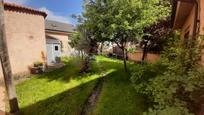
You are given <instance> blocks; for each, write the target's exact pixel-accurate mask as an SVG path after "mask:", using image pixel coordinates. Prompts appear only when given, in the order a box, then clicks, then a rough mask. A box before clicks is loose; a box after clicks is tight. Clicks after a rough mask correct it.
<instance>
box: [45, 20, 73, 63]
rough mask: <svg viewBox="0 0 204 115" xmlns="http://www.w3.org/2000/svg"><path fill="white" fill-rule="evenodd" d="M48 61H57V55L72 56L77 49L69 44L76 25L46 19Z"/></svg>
mask: <svg viewBox="0 0 204 115" xmlns="http://www.w3.org/2000/svg"><path fill="white" fill-rule="evenodd" d="M45 31H46V47H47V63H48V65H52V64H53V63H56V61H57V60H56V57H61V56H71V55H74V54H75V50H74V49H73V48H72V47H71V46H70V45H69V42H70V37H71V34H72V33H73V32H74V27H73V26H72V25H70V24H66V23H62V22H56V21H51V20H46V25H45Z"/></svg>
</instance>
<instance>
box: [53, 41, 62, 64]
mask: <svg viewBox="0 0 204 115" xmlns="http://www.w3.org/2000/svg"><path fill="white" fill-rule="evenodd" d="M53 47H54V51H53V56H54V62H55V63H56V62H59V60H58V59H59V57H61V47H60V44H53Z"/></svg>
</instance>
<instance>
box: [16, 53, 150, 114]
mask: <svg viewBox="0 0 204 115" xmlns="http://www.w3.org/2000/svg"><path fill="white" fill-rule="evenodd" d="M66 62H67V63H66V67H64V68H62V69H59V70H56V71H53V72H50V73H46V74H43V75H39V76H33V77H32V79H30V80H28V81H25V82H23V83H20V84H18V85H17V96H18V99H19V104H20V108H21V111H22V112H23V113H24V114H25V115H50V114H52V115H79V114H80V112H81V110H82V108H83V105H84V103H85V101H86V99H87V98H88V96H89V95H90V94H91V92H92V90H93V88H94V86H95V85H96V83H97V80H98V79H99V78H101V77H105V81H104V85H103V87H102V92H101V95H100V96H99V100H98V101H97V103H96V106H95V108H94V109H93V112H91V113H92V114H93V115H135V114H141V113H142V112H143V111H144V110H145V108H146V107H145V101H144V98H143V97H142V96H139V95H138V94H136V93H135V91H134V89H133V87H132V85H131V82H130V81H129V74H127V73H125V72H124V70H123V64H122V62H121V61H119V60H112V59H108V58H104V57H97V61H96V62H94V63H93V65H92V71H91V72H90V73H89V74H84V75H79V74H78V72H79V70H80V66H81V65H80V64H81V63H80V61H79V59H68V60H66Z"/></svg>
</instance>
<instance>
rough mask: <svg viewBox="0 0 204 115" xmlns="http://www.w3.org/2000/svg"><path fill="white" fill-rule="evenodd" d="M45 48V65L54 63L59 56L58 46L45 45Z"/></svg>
mask: <svg viewBox="0 0 204 115" xmlns="http://www.w3.org/2000/svg"><path fill="white" fill-rule="evenodd" d="M46 47H47V63H48V65H51V64H54V63H56V62H57V60H56V59H57V57H60V56H61V47H60V44H47V45H46Z"/></svg>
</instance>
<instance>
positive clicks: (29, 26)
mask: <svg viewBox="0 0 204 115" xmlns="http://www.w3.org/2000/svg"><path fill="white" fill-rule="evenodd" d="M4 7H5V8H4V9H5V12H4V14H5V28H6V40H7V46H8V53H9V58H10V63H11V69H12V73H13V75H14V76H15V77H21V76H25V75H28V74H30V67H31V66H33V64H34V63H35V62H43V63H44V64H45V65H46V64H47V65H51V64H54V63H56V62H57V58H58V57H61V56H70V55H72V54H73V52H74V49H72V48H71V47H70V46H69V37H70V36H71V33H72V32H73V31H74V27H73V26H72V25H70V24H66V23H60V22H56V21H49V20H46V16H47V14H46V13H45V12H43V11H39V10H35V9H32V8H28V7H24V6H21V5H16V4H11V3H5V4H4ZM2 76H3V75H2V69H1V68H0V80H1V81H2V79H3V77H2Z"/></svg>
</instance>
